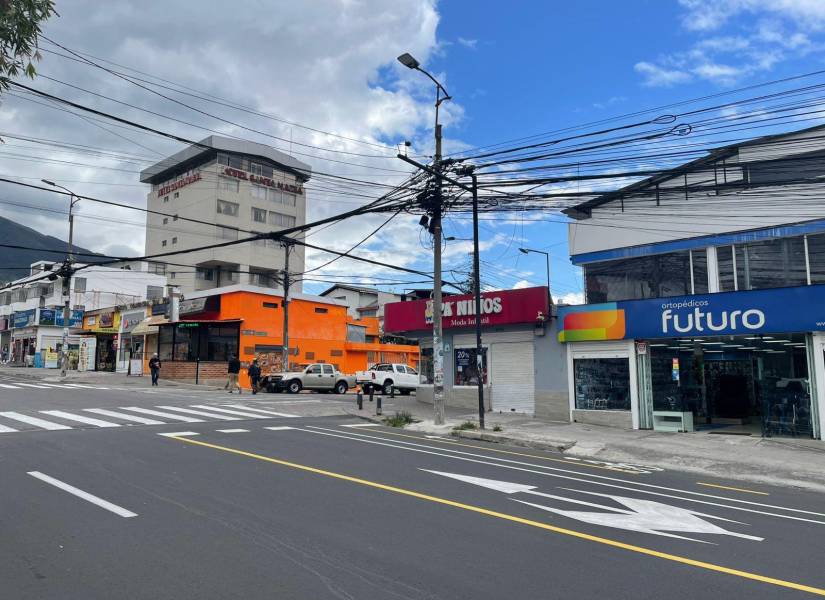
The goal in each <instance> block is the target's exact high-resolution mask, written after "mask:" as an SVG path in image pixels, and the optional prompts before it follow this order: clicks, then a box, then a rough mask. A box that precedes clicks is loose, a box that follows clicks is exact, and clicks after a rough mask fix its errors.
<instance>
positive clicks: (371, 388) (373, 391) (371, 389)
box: [370, 386, 375, 402]
mask: <svg viewBox="0 0 825 600" xmlns="http://www.w3.org/2000/svg"><path fill="white" fill-rule="evenodd" d="M374 393H375V388H374V387H372V386H370V402H372V395H373V394H374Z"/></svg>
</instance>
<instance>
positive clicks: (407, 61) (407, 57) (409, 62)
mask: <svg viewBox="0 0 825 600" xmlns="http://www.w3.org/2000/svg"><path fill="white" fill-rule="evenodd" d="M398 62H400V63H401V64H402V65H404V66H405V67H407V68H408V69H417V68H418V67H420V66H421V63H420V62H418V61H417V60H415V58H414V57H413V55H412V54H410V53H409V52H405V53H404V54H402V55H401V56H399V57H398Z"/></svg>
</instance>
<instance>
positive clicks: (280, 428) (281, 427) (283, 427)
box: [264, 425, 295, 431]
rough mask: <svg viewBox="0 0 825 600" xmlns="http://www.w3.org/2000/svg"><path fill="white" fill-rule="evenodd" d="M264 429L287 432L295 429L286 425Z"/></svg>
mask: <svg viewBox="0 0 825 600" xmlns="http://www.w3.org/2000/svg"><path fill="white" fill-rule="evenodd" d="M264 429H269V430H270V431H286V430H287V429H295V428H294V427H287V426H286V425H280V426H275V427H264Z"/></svg>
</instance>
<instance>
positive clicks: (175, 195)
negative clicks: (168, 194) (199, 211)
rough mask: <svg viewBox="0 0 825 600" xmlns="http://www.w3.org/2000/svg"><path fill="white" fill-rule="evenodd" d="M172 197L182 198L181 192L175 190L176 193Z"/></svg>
mask: <svg viewBox="0 0 825 600" xmlns="http://www.w3.org/2000/svg"><path fill="white" fill-rule="evenodd" d="M172 197H173V198H180V192H175V194H174V195H173V196H172Z"/></svg>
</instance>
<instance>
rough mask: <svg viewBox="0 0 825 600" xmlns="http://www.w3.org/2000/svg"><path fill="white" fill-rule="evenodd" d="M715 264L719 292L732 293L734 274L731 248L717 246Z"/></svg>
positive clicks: (734, 284) (734, 283) (734, 281)
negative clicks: (717, 266) (716, 265)
mask: <svg viewBox="0 0 825 600" xmlns="http://www.w3.org/2000/svg"><path fill="white" fill-rule="evenodd" d="M716 262H717V264H718V265H719V291H720V292H732V291H734V290H735V289H736V274H735V273H734V272H733V246H719V247H718V248H717V249H716Z"/></svg>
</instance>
